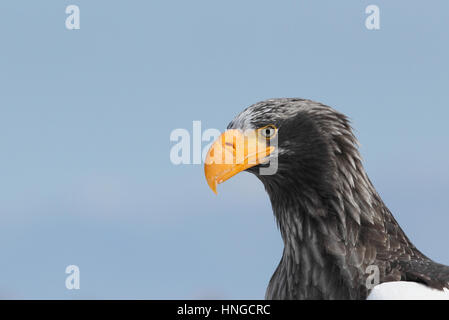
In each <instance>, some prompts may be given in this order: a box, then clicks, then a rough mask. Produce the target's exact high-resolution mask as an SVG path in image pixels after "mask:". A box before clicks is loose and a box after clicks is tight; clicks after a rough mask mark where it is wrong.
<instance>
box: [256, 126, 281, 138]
mask: <svg viewBox="0 0 449 320" xmlns="http://www.w3.org/2000/svg"><path fill="white" fill-rule="evenodd" d="M258 131H259V133H260V134H261V135H262V137H264V138H265V139H273V138H274V136H276V133H277V129H276V127H275V126H274V125H272V124H269V125H268V126H265V127H262V128H260V129H259V130H258Z"/></svg>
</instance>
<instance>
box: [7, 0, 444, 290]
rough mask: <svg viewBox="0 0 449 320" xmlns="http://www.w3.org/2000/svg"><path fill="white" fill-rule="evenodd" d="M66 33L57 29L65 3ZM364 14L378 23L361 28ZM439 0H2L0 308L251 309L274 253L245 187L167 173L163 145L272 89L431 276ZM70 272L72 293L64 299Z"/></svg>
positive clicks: (439, 184) (225, 118)
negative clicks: (70, 21) (362, 187)
mask: <svg viewBox="0 0 449 320" xmlns="http://www.w3.org/2000/svg"><path fill="white" fill-rule="evenodd" d="M70 4H76V5H78V6H79V7H80V10H81V29H80V30H72V31H69V30H67V29H66V28H65V18H66V14H65V8H66V6H67V5H70ZM369 4H376V5H378V6H379V8H380V17H381V29H380V30H377V31H369V30H367V29H366V28H365V25H364V20H365V18H366V15H365V8H366V6H367V5H369ZM448 12H449V3H448V2H447V1H442V0H441V1H436V0H435V1H432V2H431V3H426V2H425V1H421V3H417V1H415V2H414V3H410V2H409V1H394V3H392V2H391V1H355V0H353V1H345V2H339V3H337V2H336V1H313V2H312V1H299V0H296V1H293V0H292V1H278V2H273V1H261V0H257V1H255V0H254V1H244V2H242V1H234V0H228V1H206V0H202V1H197V0H193V1H137V0H136V1H114V2H111V1H100V0H97V1H85V0H78V1H56V0H53V1H40V2H38V1H21V0H18V1H11V0H9V1H2V2H1V3H0V16H1V17H0V39H1V42H2V45H1V50H0V155H1V158H0V252H1V258H0V297H4V298H30V299H36V298H41V299H47V298H58V299H78V298H100V299H102V298H125V299H128V298H137V299H146V298H149V299H170V298H187V299H189V298H210V297H212V298H231V299H232V298H233V299H240V298H255V299H257V298H263V296H264V294H265V288H266V286H267V283H268V281H269V279H270V277H271V275H272V273H273V272H274V269H275V267H276V266H277V264H278V262H279V259H280V257H281V254H282V242H281V239H280V236H279V234H278V231H277V229H276V226H275V222H274V218H273V216H272V212H271V207H270V204H269V201H268V197H267V196H266V194H265V192H264V190H263V187H262V185H261V184H260V183H259V182H258V180H257V179H256V178H255V177H253V176H251V175H250V174H248V173H242V174H239V175H238V176H236V177H235V178H233V179H231V180H229V181H227V182H226V183H225V184H222V185H220V186H219V188H218V196H215V195H214V194H213V193H212V192H211V191H210V190H209V189H208V186H207V184H206V181H205V179H204V175H203V168H202V166H201V165H181V166H174V165H173V164H172V163H171V162H170V158H169V153H170V148H171V147H172V146H173V142H170V139H169V137H170V133H171V131H172V130H174V129H176V128H185V129H188V130H191V127H192V121H194V120H200V121H201V122H202V126H203V129H207V128H217V129H220V130H223V129H224V128H225V127H226V125H227V124H228V122H229V121H230V120H231V119H232V118H233V117H234V116H235V115H236V114H237V113H238V112H240V111H241V110H242V109H243V108H244V107H246V106H248V105H250V104H252V103H255V102H257V101H260V100H263V99H267V98H274V97H303V98H309V99H313V100H317V101H320V102H323V103H326V104H328V105H331V106H333V107H335V108H336V109H338V110H340V111H341V112H344V113H345V114H347V115H348V116H349V117H350V118H351V119H352V121H353V125H354V127H355V129H356V134H357V136H358V137H359V139H360V142H361V144H362V147H361V152H362V155H363V157H364V159H365V166H366V169H367V171H368V174H369V176H370V178H371V180H372V181H373V183H374V184H375V186H376V188H377V190H378V191H379V192H380V194H381V195H382V197H383V199H384V201H385V202H386V203H387V205H388V206H389V208H390V209H391V211H392V212H393V213H394V215H395V217H396V218H397V220H398V221H399V222H400V224H401V226H402V227H403V228H404V230H405V231H406V233H407V234H408V235H409V237H410V238H411V239H412V241H413V242H414V243H415V245H416V246H417V247H418V248H420V249H421V250H422V251H423V252H424V253H426V254H427V255H429V256H430V257H431V258H433V259H435V260H437V261H439V262H442V263H446V264H449V251H448V250H447V247H446V244H447V234H446V232H447V225H448V224H449V215H448V213H449V211H448V208H449V168H448V163H449V142H448V139H449V129H448V125H447V120H448V119H449V108H448V106H449V90H448V85H449V63H448V58H447V57H449V45H448V41H447V34H448V29H449V18H448ZM70 264H75V265H78V266H79V267H80V271H81V289H80V290H71V291H69V290H67V289H66V288H65V285H64V284H65V278H66V274H65V273H64V271H65V268H66V266H67V265H70Z"/></svg>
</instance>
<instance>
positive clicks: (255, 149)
mask: <svg viewBox="0 0 449 320" xmlns="http://www.w3.org/2000/svg"><path fill="white" fill-rule="evenodd" d="M274 149H275V148H274V147H273V146H269V145H268V141H267V140H266V139H264V138H263V137H260V136H259V134H258V131H257V130H247V131H245V132H244V133H243V132H242V131H240V130H235V129H232V130H228V131H226V132H224V133H223V134H222V135H221V136H220V137H218V139H217V140H215V142H214V143H213V144H212V146H211V147H210V149H209V151H208V152H207V156H206V162H205V165H204V174H205V175H206V180H207V183H208V185H209V187H210V188H211V189H212V191H213V192H214V193H217V184H219V183H222V182H224V181H226V180H228V179H229V178H231V177H233V176H235V175H236V174H237V173H239V172H241V171H243V170H246V169H248V168H251V167H254V166H256V165H258V164H261V163H264V160H266V157H267V156H269V155H270V154H271V153H272V152H273V151H274Z"/></svg>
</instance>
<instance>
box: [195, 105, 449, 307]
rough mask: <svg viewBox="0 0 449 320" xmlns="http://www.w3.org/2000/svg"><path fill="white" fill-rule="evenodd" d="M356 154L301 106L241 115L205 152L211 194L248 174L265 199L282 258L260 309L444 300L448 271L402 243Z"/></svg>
mask: <svg viewBox="0 0 449 320" xmlns="http://www.w3.org/2000/svg"><path fill="white" fill-rule="evenodd" d="M358 147H359V143H358V140H357V138H356V137H355V135H354V133H353V130H352V127H351V124H350V121H349V119H348V118H347V117H346V116H345V115H344V114H342V113H340V112H338V111H336V110H335V109H333V108H331V107H329V106H327V105H324V104H322V103H318V102H315V101H312V100H307V99H300V98H281V99H270V100H265V101H262V102H259V103H256V104H254V105H251V106H249V107H248V108H246V109H245V110H243V111H242V112H241V113H240V114H239V115H237V116H236V117H235V118H234V120H232V121H231V122H230V123H229V125H228V127H227V130H226V131H225V132H224V133H223V134H222V135H221V136H220V137H218V139H217V140H216V141H214V142H213V143H212V144H211V147H210V149H209V151H208V153H207V155H206V159H205V165H204V171H205V176H206V180H207V183H208V185H209V186H210V188H211V189H212V190H213V191H214V192H215V193H216V188H217V185H218V184H220V183H222V182H224V181H226V180H228V179H229V178H231V177H233V176H234V175H236V174H238V173H239V172H241V171H247V172H250V173H253V174H254V175H256V177H257V178H258V179H259V180H260V181H261V182H262V184H263V185H264V187H265V190H266V192H267V193H268V196H269V198H270V202H271V206H272V209H273V213H274V216H275V220H276V222H277V225H278V229H279V231H280V233H281V236H282V240H283V243H284V249H283V254H282V258H281V261H280V263H279V265H278V267H277V269H276V270H275V272H274V274H273V276H272V277H271V280H270V281H269V284H268V288H267V290H266V294H265V298H266V299H276V300H277V299H339V300H340V299H367V298H370V297H373V296H375V297H378V296H384V297H386V298H388V299H389V298H393V297H391V296H388V292H390V293H391V292H396V293H397V292H399V294H401V293H400V292H402V293H403V294H404V296H407V292H408V293H410V292H411V291H413V290H415V289H417V290H418V289H419V290H421V291H420V292H424V296H426V293H427V292H433V293H436V294H440V293H441V294H445V298H448V297H449V293H447V292H446V290H447V289H448V288H449V285H448V283H449V267H448V266H445V265H442V264H439V263H437V262H434V261H433V260H431V259H430V258H428V257H427V256H425V255H424V254H423V253H421V251H419V250H418V249H417V248H416V247H415V246H414V245H413V243H412V242H411V241H410V240H409V238H408V237H407V235H406V234H405V233H404V231H403V230H402V229H401V227H400V226H399V224H398V222H397V221H396V220H395V218H394V217H393V215H392V213H391V212H390V210H389V209H388V208H387V206H386V205H385V204H384V202H383V201H382V199H381V197H380V196H379V194H378V193H377V191H376V189H375V188H374V186H373V184H372V182H371V181H370V179H369V178H368V175H367V173H366V171H365V169H364V167H363V164H362V158H361V156H360V152H359V150H358ZM396 284H397V285H396ZM391 288H394V289H391ZM401 288H403V290H402V291H401V290H400V289H401ZM419 290H418V291H419ZM417 297H422V295H421V296H420V295H419V294H418V295H417ZM396 298H397V297H396ZM399 298H401V297H399Z"/></svg>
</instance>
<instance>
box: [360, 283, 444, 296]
mask: <svg viewBox="0 0 449 320" xmlns="http://www.w3.org/2000/svg"><path fill="white" fill-rule="evenodd" d="M367 300H449V290H448V289H446V288H445V289H444V290H443V291H441V290H437V289H432V288H430V287H428V286H426V285H423V284H421V283H417V282H411V281H393V282H384V283H381V284H379V285H377V286H375V287H374V288H373V289H372V290H371V293H370V294H369V296H368V298H367Z"/></svg>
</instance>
